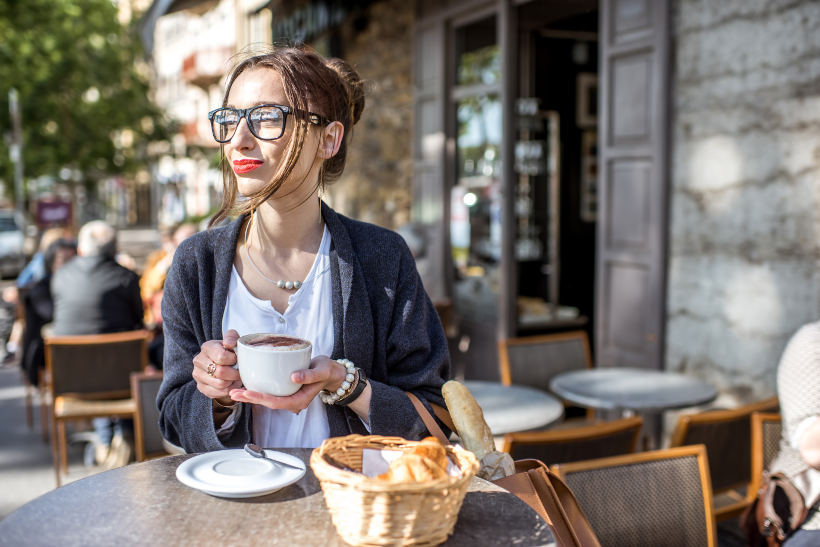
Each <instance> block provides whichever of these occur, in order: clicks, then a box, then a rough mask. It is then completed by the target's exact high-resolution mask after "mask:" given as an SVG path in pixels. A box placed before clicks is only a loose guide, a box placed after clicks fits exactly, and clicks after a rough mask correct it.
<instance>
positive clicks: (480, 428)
mask: <svg viewBox="0 0 820 547" xmlns="http://www.w3.org/2000/svg"><path fill="white" fill-rule="evenodd" d="M441 394H442V395H443V396H444V401H445V402H446V403H447V409H448V410H449V411H450V417H451V418H452V419H453V425H455V426H456V433H458V436H459V437H460V438H461V442H462V443H464V448H466V449H467V450H469V451H470V452H472V453H473V454H475V457H476V458H478V461H481V460H482V459H483V458H484V456H486V455H487V454H489V453H490V452H494V451H495V442H494V441H493V434H492V433H491V432H490V428H489V427H488V426H487V422H485V421H484V413H483V412H482V411H481V407H480V406H478V403H477V402H476V400H475V399H474V398H473V395H472V393H470V390H468V389H467V388H466V387H465V386H464V384H461V383H459V382H457V381H455V380H450V381H449V382H446V383H445V384H444V385H443V386H442V387H441Z"/></svg>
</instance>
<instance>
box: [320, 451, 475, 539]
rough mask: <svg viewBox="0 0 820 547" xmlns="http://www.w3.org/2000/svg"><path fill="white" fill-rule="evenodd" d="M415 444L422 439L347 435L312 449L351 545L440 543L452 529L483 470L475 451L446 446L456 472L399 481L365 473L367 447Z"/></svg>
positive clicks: (339, 528) (328, 497)
mask: <svg viewBox="0 0 820 547" xmlns="http://www.w3.org/2000/svg"><path fill="white" fill-rule="evenodd" d="M414 444H417V442H416V441H408V440H406V439H402V438H401V437H382V436H380V435H348V436H346V437H333V438H330V439H327V440H325V441H324V442H323V443H322V445H321V446H320V447H318V448H316V449H315V450H314V451H313V453H312V454H311V456H310V467H311V468H312V469H313V473H314V474H315V475H316V478H317V479H319V484H320V485H321V486H322V492H323V493H324V496H325V503H326V504H327V508H328V510H329V511H330V516H331V519H332V520H333V524H334V526H336V530H337V531H338V532H339V535H340V536H341V537H342V539H343V540H344V541H346V542H347V543H350V544H351V545H438V544H440V543H443V542H444V541H446V540H447V537H448V536H449V535H450V534H451V533H453V528H454V527H455V524H456V519H457V518H458V512H459V510H460V509H461V502H462V501H464V495H465V494H466V493H467V485H468V484H469V483H470V478H471V477H472V476H473V475H475V473H476V471H478V466H479V464H478V460H476V458H475V456H474V455H473V453H472V452H469V451H468V450H464V449H463V448H461V447H457V446H447V455H448V456H449V458H450V460H451V461H452V462H453V463H455V464H456V465H457V466H458V467H459V468H460V469H461V474H460V475H459V476H454V477H450V476H447V477H443V478H441V479H436V480H432V481H426V482H418V483H400V484H397V483H390V482H386V481H383V480H379V479H375V478H371V477H368V476H366V475H362V474H361V470H362V450H363V449H365V448H372V449H375V450H381V449H387V450H390V449H394V450H401V449H402V448H405V447H409V446H412V445H414ZM345 468H347V469H345ZM351 470H352V471H351Z"/></svg>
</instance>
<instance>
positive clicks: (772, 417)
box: [746, 412, 782, 503]
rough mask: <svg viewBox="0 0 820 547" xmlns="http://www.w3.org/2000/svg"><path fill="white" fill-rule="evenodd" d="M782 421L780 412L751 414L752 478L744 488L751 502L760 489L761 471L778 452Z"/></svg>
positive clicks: (765, 468)
mask: <svg viewBox="0 0 820 547" xmlns="http://www.w3.org/2000/svg"><path fill="white" fill-rule="evenodd" d="M781 433H782V423H781V416H780V414H775V413H771V412H754V413H753V414H752V456H751V457H752V480H751V482H749V487H748V488H747V490H746V499H747V501H748V502H749V503H752V502H753V501H754V499H755V496H756V495H757V491H758V490H759V489H760V483H761V480H762V479H763V472H764V471H766V470H767V469H769V465H771V463H772V462H773V461H774V459H775V458H776V457H777V454H778V453H779V452H780V437H781Z"/></svg>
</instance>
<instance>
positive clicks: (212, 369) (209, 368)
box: [207, 363, 216, 378]
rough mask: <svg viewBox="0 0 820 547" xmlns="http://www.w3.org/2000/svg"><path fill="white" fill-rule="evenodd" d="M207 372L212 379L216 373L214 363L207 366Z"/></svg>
mask: <svg viewBox="0 0 820 547" xmlns="http://www.w3.org/2000/svg"><path fill="white" fill-rule="evenodd" d="M207 372H208V376H210V377H211V378H213V376H214V372H216V363H211V364H210V365H208V370H207Z"/></svg>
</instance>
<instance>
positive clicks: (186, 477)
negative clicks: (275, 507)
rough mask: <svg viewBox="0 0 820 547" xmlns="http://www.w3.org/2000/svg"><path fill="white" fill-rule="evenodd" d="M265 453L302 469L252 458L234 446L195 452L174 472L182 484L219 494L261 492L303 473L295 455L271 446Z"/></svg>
mask: <svg viewBox="0 0 820 547" xmlns="http://www.w3.org/2000/svg"><path fill="white" fill-rule="evenodd" d="M265 455H266V456H267V457H269V458H273V459H275V460H280V461H283V462H285V463H289V464H291V465H296V466H298V467H301V468H302V470H301V471H297V470H296V469H291V468H289V467H285V466H284V465H276V464H275V463H272V462H269V461H267V460H263V459H260V458H255V457H253V456H251V455H250V454H248V453H247V452H245V451H244V450H240V449H238V448H237V449H229V450H217V451H215V452H206V453H205V454H200V455H199V456H194V457H193V458H191V459H189V460H185V461H184V462H182V463H181V464H180V466H179V467H177V472H176V475H177V479H179V482H181V483H182V484H184V485H186V486H190V487H191V488H196V489H197V490H201V491H203V492H205V493H206V494H210V495H212V496H218V497H221V498H252V497H255V496H264V495H265V494H270V493H272V492H276V491H277V490H279V489H281V488H284V487H285V486H288V485H289V484H293V483H294V482H296V481H298V480H299V479H301V478H302V477H303V476H304V474H305V464H304V462H302V460H300V459H299V458H297V457H296V456H291V455H290V454H285V453H283V452H276V451H274V450H265Z"/></svg>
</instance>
